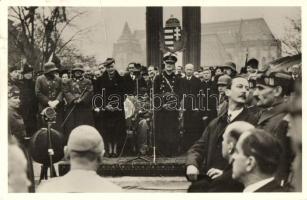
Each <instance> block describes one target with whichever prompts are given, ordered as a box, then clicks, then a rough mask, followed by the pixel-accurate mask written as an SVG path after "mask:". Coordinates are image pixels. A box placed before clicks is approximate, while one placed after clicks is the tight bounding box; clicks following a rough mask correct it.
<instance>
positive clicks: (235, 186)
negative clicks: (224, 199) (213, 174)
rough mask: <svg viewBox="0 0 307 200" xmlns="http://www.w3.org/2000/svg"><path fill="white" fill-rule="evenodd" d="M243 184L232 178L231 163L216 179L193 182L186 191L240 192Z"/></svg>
mask: <svg viewBox="0 0 307 200" xmlns="http://www.w3.org/2000/svg"><path fill="white" fill-rule="evenodd" d="M243 189H244V185H243V184H242V183H240V182H238V181H236V180H233V179H232V165H228V166H227V167H226V168H225V169H224V172H223V174H222V175H221V176H219V177H218V178H216V179H211V178H210V177H208V176H206V177H205V178H203V179H201V180H199V181H196V182H193V183H192V184H191V186H190V187H189V189H188V192H242V191H243Z"/></svg>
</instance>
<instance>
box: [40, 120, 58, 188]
mask: <svg viewBox="0 0 307 200" xmlns="http://www.w3.org/2000/svg"><path fill="white" fill-rule="evenodd" d="M43 117H44V116H43ZM46 121H47V143H48V156H49V166H46V165H45V164H43V165H42V166H41V174H40V180H39V182H41V181H42V180H43V179H45V180H47V179H48V175H47V173H48V167H50V178H53V177H56V176H57V175H56V172H55V168H54V165H53V156H54V149H53V147H52V138H51V126H52V124H54V123H55V119H46Z"/></svg>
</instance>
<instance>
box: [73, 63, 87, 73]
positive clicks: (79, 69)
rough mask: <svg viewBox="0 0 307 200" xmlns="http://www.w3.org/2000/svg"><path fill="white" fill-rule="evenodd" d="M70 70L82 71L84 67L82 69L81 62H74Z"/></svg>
mask: <svg viewBox="0 0 307 200" xmlns="http://www.w3.org/2000/svg"><path fill="white" fill-rule="evenodd" d="M71 71H82V72H84V69H83V66H82V64H81V63H76V64H74V66H73V67H72V69H71Z"/></svg>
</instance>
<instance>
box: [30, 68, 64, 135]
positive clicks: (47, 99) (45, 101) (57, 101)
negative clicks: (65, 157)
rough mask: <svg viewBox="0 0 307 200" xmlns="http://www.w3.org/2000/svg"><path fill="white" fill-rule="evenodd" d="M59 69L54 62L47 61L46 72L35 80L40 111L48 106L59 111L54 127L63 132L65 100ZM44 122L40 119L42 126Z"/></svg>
mask: <svg viewBox="0 0 307 200" xmlns="http://www.w3.org/2000/svg"><path fill="white" fill-rule="evenodd" d="M58 71H59V69H58V68H57V67H56V66H55V64H54V63H53V62H47V63H46V64H45V65H44V74H42V75H40V76H39V77H37V79H36V82H35V94H36V96H37V98H38V102H39V105H38V106H39V113H40V112H41V111H42V110H43V109H44V108H46V107H51V108H53V109H55V111H56V112H57V118H56V123H55V124H54V127H53V128H55V129H56V130H58V131H60V132H62V128H61V126H60V124H61V122H62V120H63V119H62V117H63V106H62V104H61V102H62V101H63V93H62V82H61V78H60V77H58V76H57V74H58ZM42 125H43V122H42V121H40V125H39V126H40V127H41V126H42Z"/></svg>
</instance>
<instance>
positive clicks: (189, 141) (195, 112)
mask: <svg viewBox="0 0 307 200" xmlns="http://www.w3.org/2000/svg"><path fill="white" fill-rule="evenodd" d="M184 69H185V74H186V76H185V77H184V78H182V79H181V82H182V83H181V90H182V93H183V97H182V105H183V107H182V108H183V109H184V110H183V127H184V131H183V139H182V141H183V143H182V144H183V152H186V151H187V150H188V149H189V148H190V147H191V146H192V145H193V144H194V142H195V141H196V140H198V139H199V138H200V136H201V134H202V119H201V112H200V107H199V100H200V99H199V95H200V86H201V82H200V80H199V79H198V78H196V77H195V76H194V75H193V73H194V65H192V64H186V65H185V67H184Z"/></svg>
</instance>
